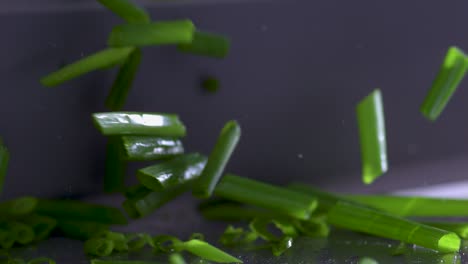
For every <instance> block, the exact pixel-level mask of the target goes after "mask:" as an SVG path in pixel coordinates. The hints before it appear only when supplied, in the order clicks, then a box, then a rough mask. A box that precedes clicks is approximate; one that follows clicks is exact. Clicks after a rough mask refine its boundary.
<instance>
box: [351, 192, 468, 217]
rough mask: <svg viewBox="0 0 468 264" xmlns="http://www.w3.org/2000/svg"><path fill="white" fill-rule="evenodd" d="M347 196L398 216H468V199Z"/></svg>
mask: <svg viewBox="0 0 468 264" xmlns="http://www.w3.org/2000/svg"><path fill="white" fill-rule="evenodd" d="M346 198H348V199H350V200H352V201H355V202H359V203H362V204H364V205H367V206H371V207H373V208H377V209H380V210H383V211H386V212H389V213H391V214H394V215H398V216H419V217H430V216H435V217H451V216H468V210H467V208H468V200H463V199H446V198H431V197H417V196H414V197H411V196H389V195H350V196H346Z"/></svg>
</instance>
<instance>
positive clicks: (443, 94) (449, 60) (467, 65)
mask: <svg viewBox="0 0 468 264" xmlns="http://www.w3.org/2000/svg"><path fill="white" fill-rule="evenodd" d="M467 69H468V60H467V57H466V55H465V54H464V53H463V51H462V50H460V49H459V48H457V47H454V46H452V47H450V48H449V49H448V51H447V54H446V55H445V59H444V62H443V64H442V65H441V67H440V70H439V73H438V74H437V76H436V78H435V80H434V82H433V83H432V87H431V89H430V90H429V92H428V94H427V95H426V98H425V99H424V102H423V103H422V105H421V108H420V111H421V113H422V114H423V115H424V116H425V117H426V118H427V119H429V120H430V121H435V120H436V119H437V118H438V117H439V115H440V114H441V113H442V111H443V110H444V108H445V106H446V105H447V103H448V102H449V100H450V98H451V97H452V95H453V93H454V92H455V91H456V90H457V87H458V85H459V84H460V82H461V81H462V80H463V77H464V76H465V74H466V70H467Z"/></svg>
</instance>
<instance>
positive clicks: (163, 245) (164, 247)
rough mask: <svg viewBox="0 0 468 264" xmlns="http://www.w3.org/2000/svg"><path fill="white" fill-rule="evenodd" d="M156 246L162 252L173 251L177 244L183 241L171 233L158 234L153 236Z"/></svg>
mask: <svg viewBox="0 0 468 264" xmlns="http://www.w3.org/2000/svg"><path fill="white" fill-rule="evenodd" d="M153 243H154V246H155V248H156V249H157V250H159V251H161V252H173V251H174V250H176V249H175V245H176V244H179V243H182V242H181V241H180V240H179V239H178V238H177V237H175V236H169V235H158V236H155V237H154V238H153Z"/></svg>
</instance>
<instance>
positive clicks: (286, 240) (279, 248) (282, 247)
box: [271, 236, 294, 257]
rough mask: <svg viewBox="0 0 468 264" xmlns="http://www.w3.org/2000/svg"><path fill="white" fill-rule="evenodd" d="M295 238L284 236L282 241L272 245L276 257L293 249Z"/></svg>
mask: <svg viewBox="0 0 468 264" xmlns="http://www.w3.org/2000/svg"><path fill="white" fill-rule="evenodd" d="M293 242H294V238H292V237H290V236H284V237H283V238H282V239H281V240H280V241H277V242H275V243H273V244H272V247H271V251H272V253H273V255H274V256H276V257H278V256H281V255H282V254H283V253H284V252H285V251H286V250H288V249H289V248H291V247H292V245H293Z"/></svg>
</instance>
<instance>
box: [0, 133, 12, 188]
mask: <svg viewBox="0 0 468 264" xmlns="http://www.w3.org/2000/svg"><path fill="white" fill-rule="evenodd" d="M9 160H10V152H8V149H7V148H6V147H5V146H4V145H2V143H1V142H0V193H2V191H3V184H4V183H5V177H6V173H7V168H8V161H9Z"/></svg>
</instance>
